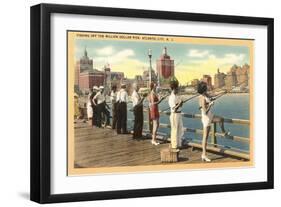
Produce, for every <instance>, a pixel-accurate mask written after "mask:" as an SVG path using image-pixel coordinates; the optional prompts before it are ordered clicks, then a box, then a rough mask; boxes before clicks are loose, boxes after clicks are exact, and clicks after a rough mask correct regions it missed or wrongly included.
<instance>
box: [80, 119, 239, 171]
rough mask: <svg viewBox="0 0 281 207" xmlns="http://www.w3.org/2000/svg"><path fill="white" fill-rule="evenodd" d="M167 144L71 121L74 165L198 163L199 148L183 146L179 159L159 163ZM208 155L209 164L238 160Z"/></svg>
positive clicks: (199, 158)
mask: <svg viewBox="0 0 281 207" xmlns="http://www.w3.org/2000/svg"><path fill="white" fill-rule="evenodd" d="M168 147H169V143H165V142H162V143H161V144H160V145H158V146H154V145H152V144H151V142H150V139H141V140H135V139H132V135H130V134H126V135H122V134H116V132H115V131H114V130H112V129H109V128H104V129H103V128H92V127H90V126H89V125H88V124H87V123H77V124H75V155H74V160H75V168H96V167H119V166H144V165H159V164H164V165H176V164H177V163H180V164H183V163H202V161H201V150H200V149H193V150H192V148H191V147H187V146H186V147H185V148H184V149H181V151H180V153H179V162H177V163H161V158H160V151H161V149H164V148H168ZM208 157H209V158H210V159H211V160H212V163H218V162H237V161H241V160H240V159H237V158H233V157H230V156H227V155H222V154H216V153H210V152H209V153H208Z"/></svg>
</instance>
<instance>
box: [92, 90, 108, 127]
mask: <svg viewBox="0 0 281 207" xmlns="http://www.w3.org/2000/svg"><path fill="white" fill-rule="evenodd" d="M93 102H94V105H96V107H97V127H101V126H102V120H101V119H102V113H103V114H104V115H105V118H106V123H105V125H109V112H108V110H107V109H106V108H105V107H106V103H105V95H104V87H103V86H100V87H99V91H98V92H97V94H96V95H95V96H94V99H93Z"/></svg>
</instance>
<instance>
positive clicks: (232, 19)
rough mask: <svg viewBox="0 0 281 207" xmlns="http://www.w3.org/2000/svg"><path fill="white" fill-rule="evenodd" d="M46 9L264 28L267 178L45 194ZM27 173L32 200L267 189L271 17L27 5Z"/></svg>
mask: <svg viewBox="0 0 281 207" xmlns="http://www.w3.org/2000/svg"><path fill="white" fill-rule="evenodd" d="M52 13H67V14H83V15H99V16H112V17H134V18H151V19H162V20H180V21H194V22H207V23H214V22H218V23H232V24H247V25H263V26H266V27H267V45H268V47H267V59H268V62H267V74H268V75H267V77H268V79H267V113H268V117H267V129H268V131H267V181H265V182H249V183H238V184H220V185H204V186H188V187H169V188H154V189H137V190H121V191H106V192H85V193H74V194H51V193H50V189H51V183H50V181H51V177H50V176H51V175H50V170H51V160H50V150H51V143H50V136H51V134H50V130H51V114H50V112H51V110H50V107H51V98H52V97H51V91H50V88H51V71H50V58H51V56H50V52H51V50H50V47H51V45H50V32H51V27H50V26H51V25H50V24H51V23H50V15H51V14H52ZM30 24H31V36H30V42H31V45H30V47H31V54H30V62H31V73H30V75H31V89H30V90H31V100H30V101H31V106H30V107H31V114H30V116H31V129H30V131H31V137H30V138H31V140H30V141H31V151H30V161H31V169H30V171H31V174H30V192H31V193H30V199H31V200H32V201H35V202H38V203H54V202H70V201H88V200H103V199H120V198H134V197H147V196H167V195H179V194H195V193H210V192H225V191H241V190H256V189H272V188H273V187H274V147H273V142H274V141H273V138H274V101H273V100H274V82H273V81H274V78H273V75H274V71H273V62H274V59H273V57H274V49H273V44H274V40H273V39H274V20H273V19H272V18H260V17H246V16H228V15H213V14H195V13H182V12H168V11H152V10H135V9H121V8H103V7H89V6H72V5H56V4H39V5H35V6H32V7H31V22H30Z"/></svg>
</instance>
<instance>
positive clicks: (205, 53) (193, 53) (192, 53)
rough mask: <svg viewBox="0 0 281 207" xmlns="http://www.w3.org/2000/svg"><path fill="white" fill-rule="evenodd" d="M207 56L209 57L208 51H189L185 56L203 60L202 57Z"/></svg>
mask: <svg viewBox="0 0 281 207" xmlns="http://www.w3.org/2000/svg"><path fill="white" fill-rule="evenodd" d="M208 55H209V51H208V50H196V49H191V50H189V52H188V53H187V56H188V57H192V58H204V57H206V56H208Z"/></svg>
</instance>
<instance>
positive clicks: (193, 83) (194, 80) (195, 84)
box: [191, 79, 199, 88]
mask: <svg viewBox="0 0 281 207" xmlns="http://www.w3.org/2000/svg"><path fill="white" fill-rule="evenodd" d="M198 84H199V80H198V79H193V80H192V81H191V86H192V87H194V88H197V86H198Z"/></svg>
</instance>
